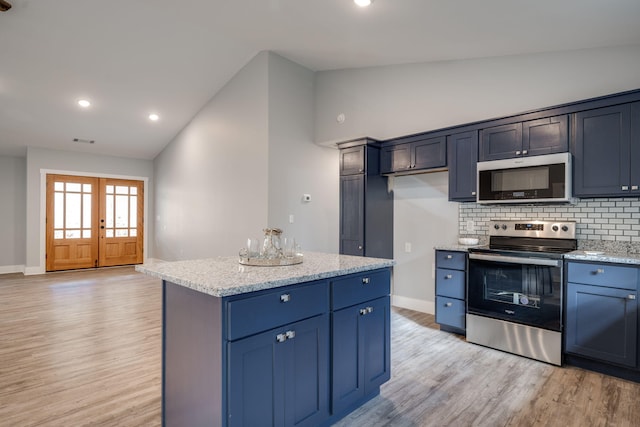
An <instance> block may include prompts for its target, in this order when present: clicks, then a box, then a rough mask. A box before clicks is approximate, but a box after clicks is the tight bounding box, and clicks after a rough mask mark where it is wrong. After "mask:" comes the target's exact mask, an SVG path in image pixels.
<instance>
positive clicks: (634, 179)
mask: <svg viewBox="0 0 640 427" xmlns="http://www.w3.org/2000/svg"><path fill="white" fill-rule="evenodd" d="M630 145H631V155H630V156H629V160H630V162H631V166H630V168H629V169H630V171H631V179H630V184H631V192H632V193H633V195H634V196H638V195H639V194H640V102H634V103H633V104H631V143H630Z"/></svg>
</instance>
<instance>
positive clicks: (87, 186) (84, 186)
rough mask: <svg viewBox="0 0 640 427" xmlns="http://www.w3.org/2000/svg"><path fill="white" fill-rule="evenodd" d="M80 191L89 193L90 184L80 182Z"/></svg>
mask: <svg viewBox="0 0 640 427" xmlns="http://www.w3.org/2000/svg"><path fill="white" fill-rule="evenodd" d="M82 191H83V192H85V193H91V184H82Z"/></svg>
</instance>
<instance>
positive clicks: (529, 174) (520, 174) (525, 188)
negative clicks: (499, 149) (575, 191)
mask: <svg viewBox="0 0 640 427" xmlns="http://www.w3.org/2000/svg"><path fill="white" fill-rule="evenodd" d="M571 173H572V172H571V153H557V154H545V155H542V156H531V157H518V158H515V159H504V160H491V161H488V162H478V181H477V185H478V190H477V192H476V194H477V202H478V203H559V202H560V203H561V202H565V203H566V202H569V201H571V188H572V185H571Z"/></svg>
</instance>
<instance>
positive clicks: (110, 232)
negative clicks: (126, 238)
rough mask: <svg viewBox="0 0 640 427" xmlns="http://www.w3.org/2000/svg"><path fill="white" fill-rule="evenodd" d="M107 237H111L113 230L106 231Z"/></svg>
mask: <svg viewBox="0 0 640 427" xmlns="http://www.w3.org/2000/svg"><path fill="white" fill-rule="evenodd" d="M107 237H113V228H110V229H108V230H107Z"/></svg>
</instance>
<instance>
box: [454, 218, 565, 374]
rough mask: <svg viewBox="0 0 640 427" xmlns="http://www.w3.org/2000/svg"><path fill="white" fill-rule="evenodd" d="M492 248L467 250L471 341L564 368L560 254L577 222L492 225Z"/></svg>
mask: <svg viewBox="0 0 640 427" xmlns="http://www.w3.org/2000/svg"><path fill="white" fill-rule="evenodd" d="M489 227H490V232H489V236H490V237H489V245H488V246H484V247H477V248H471V249H469V280H468V292H467V299H468V302H467V341H470V342H473V343H476V344H481V345H485V346H487V347H492V348H496V349H499V350H503V351H507V352H510V353H515V354H519V355H522V356H526V357H530V358H533V359H537V360H541V361H543V362H547V363H552V364H555V365H561V364H562V298H563V297H562V295H563V280H562V254H563V253H566V252H571V251H573V250H575V249H576V246H577V242H576V227H575V223H574V222H558V221H521V220H516V221H510V220H509V221H507V220H497V221H491V222H490V224H489Z"/></svg>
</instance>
